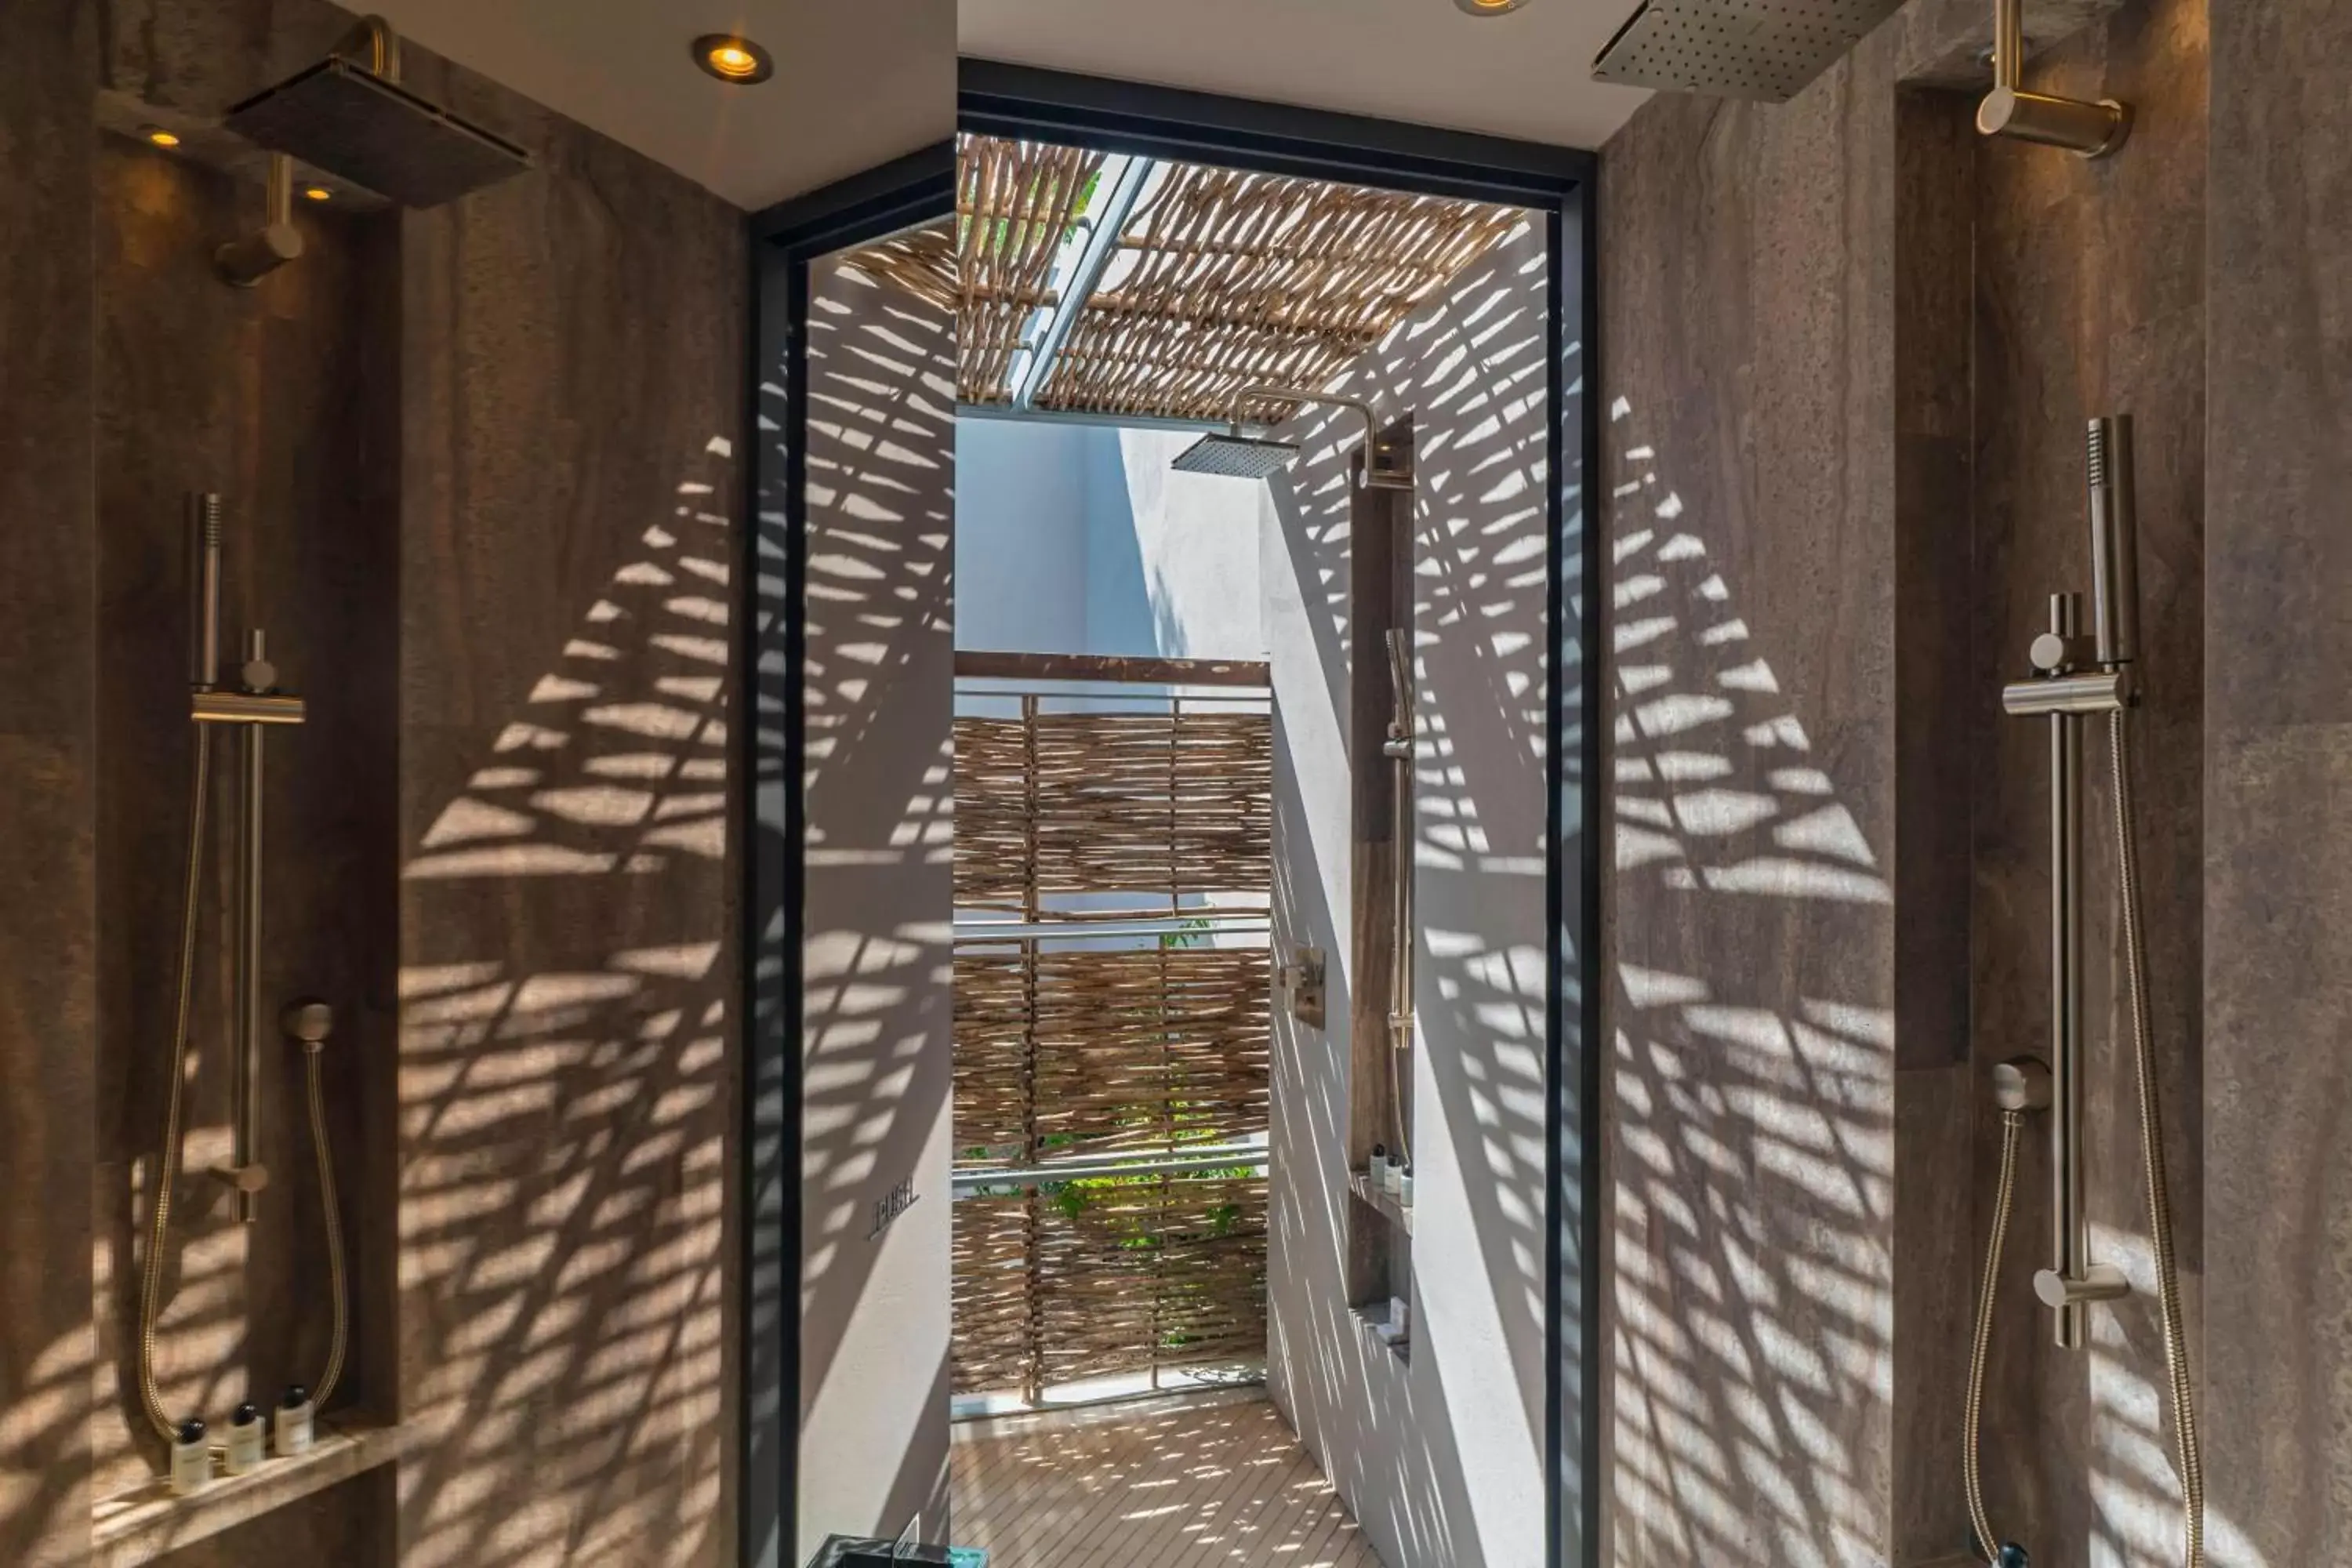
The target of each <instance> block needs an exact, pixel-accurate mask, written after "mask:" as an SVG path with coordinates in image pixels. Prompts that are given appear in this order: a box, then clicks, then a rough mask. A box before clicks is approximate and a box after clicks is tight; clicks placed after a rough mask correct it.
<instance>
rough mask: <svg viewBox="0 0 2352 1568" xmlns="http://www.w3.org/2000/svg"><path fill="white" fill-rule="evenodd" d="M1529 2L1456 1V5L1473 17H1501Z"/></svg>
mask: <svg viewBox="0 0 2352 1568" xmlns="http://www.w3.org/2000/svg"><path fill="white" fill-rule="evenodd" d="M1527 3H1528V0H1454V5H1456V6H1457V7H1459V8H1460V9H1462V10H1465V11H1467V12H1469V13H1470V15H1472V16H1501V15H1502V14H1503V13H1504V12H1506V11H1516V10H1517V9H1518V8H1519V7H1520V6H1522V5H1526V4H1527Z"/></svg>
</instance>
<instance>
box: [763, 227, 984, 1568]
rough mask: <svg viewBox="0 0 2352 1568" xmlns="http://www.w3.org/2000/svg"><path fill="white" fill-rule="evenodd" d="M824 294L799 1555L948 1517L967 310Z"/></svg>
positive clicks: (811, 716) (844, 272) (819, 358)
mask: <svg viewBox="0 0 2352 1568" xmlns="http://www.w3.org/2000/svg"><path fill="white" fill-rule="evenodd" d="M811 294H812V310H811V311H810V324H809V379H810V394H811V408H810V415H809V435H808V448H809V450H808V502H809V516H808V529H809V568H808V587H807V597H806V600H805V605H806V610H807V616H808V666H807V671H806V677H805V687H804V689H805V693H806V700H807V714H806V721H805V730H806V736H807V745H808V753H807V763H806V789H807V795H806V800H807V810H808V819H807V837H806V840H805V848H804V852H803V853H804V864H805V866H806V868H807V887H806V894H805V900H804V904H803V909H804V911H805V917H804V918H805V925H804V936H803V948H802V952H803V965H804V969H803V998H802V1005H803V1053H802V1059H803V1104H802V1112H801V1133H802V1160H801V1172H802V1191H801V1226H802V1234H801V1258H800V1292H801V1310H802V1317H801V1358H802V1360H801V1386H800V1459H801V1468H800V1541H799V1548H798V1552H797V1554H796V1555H795V1556H794V1557H793V1562H794V1563H804V1562H806V1561H807V1560H808V1558H809V1557H810V1555H811V1554H812V1553H814V1552H815V1550H816V1549H817V1547H818V1545H819V1544H821V1543H822V1542H823V1541H824V1537H825V1536H826V1535H827V1534H829V1533H834V1532H839V1533H842V1534H849V1535H882V1536H896V1535H897V1534H898V1531H899V1530H900V1529H901V1528H903V1527H904V1526H905V1525H906V1524H907V1522H908V1520H909V1519H910V1518H912V1517H914V1516H915V1515H916V1514H918V1513H920V1515H921V1516H922V1534H923V1535H924V1536H925V1537H927V1538H931V1539H936V1538H938V1536H939V1535H940V1534H941V1533H943V1531H942V1526H943V1524H944V1517H943V1516H944V1513H945V1508H946V1480H947V1463H948V1336H949V1330H950V1319H949V1224H948V1222H949V1185H948V1171H949V1155H950V1145H949V1141H948V1139H949V1131H950V1114H949V1112H950V1087H951V1084H952V1079H953V1066H952V1061H951V1058H950V1034H949V1025H950V978H951V966H952V950H951V930H950V921H951V920H952V905H953V900H954V888H953V881H952V876H953V860H952V856H953V850H954V845H953V838H952V826H953V822H952V816H951V810H952V805H953V801H954V790H953V784H952V781H951V779H950V744H951V742H950V715H951V711H952V703H953V677H954V665H953V660H954V645H953V627H954V619H955V590H954V585H953V579H952V576H951V574H950V558H951V550H952V535H953V527H954V507H955V493H954V483H955V445H954V429H955V387H954V376H955V337H954V322H953V320H952V319H951V318H950V316H948V315H947V314H946V313H945V312H943V311H940V310H936V309H934V308H933V307H931V306H929V305H926V304H924V303H922V302H921V301H920V300H916V299H915V298H914V297H912V296H911V295H908V294H906V293H904V292H902V291H900V290H898V289H893V288H889V287H887V286H884V285H880V284H877V283H875V282H873V281H871V280H869V279H866V277H865V276H864V275H863V274H861V273H858V272H856V271H855V270H852V269H847V268H839V267H835V266H833V265H831V264H829V263H827V264H821V265H819V266H818V267H816V268H814V269H813V279H812V284H811ZM902 1182H905V1183H910V1184H911V1191H912V1193H913V1194H914V1200H915V1201H914V1204H913V1206H912V1207H909V1208H908V1209H906V1210H905V1212H904V1213H902V1214H899V1215H898V1216H897V1217H896V1218H895V1219H893V1220H891V1222H890V1223H889V1224H887V1226H882V1227H880V1228H879V1229H878V1232H877V1225H876V1220H877V1210H876V1206H875V1205H876V1204H877V1202H882V1201H884V1200H887V1198H888V1197H889V1195H890V1194H892V1192H893V1190H894V1189H896V1188H898V1185H899V1184H900V1183H902Z"/></svg>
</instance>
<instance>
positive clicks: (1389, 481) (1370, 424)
mask: <svg viewBox="0 0 2352 1568" xmlns="http://www.w3.org/2000/svg"><path fill="white" fill-rule="evenodd" d="M1254 402H1262V403H1324V404H1329V405H1332V406H1334V407H1338V408H1352V409H1354V410H1355V411H1356V414H1357V416H1358V417H1359V418H1360V419H1362V420H1363V422H1364V462H1365V470H1364V484H1365V485H1366V487H1368V488H1369V489H1380V490H1409V489H1412V458H1411V457H1410V456H1406V457H1403V458H1399V456H1398V454H1396V453H1394V452H1391V451H1390V450H1389V449H1388V448H1387V447H1383V446H1381V422H1380V418H1379V416H1377V415H1375V414H1374V413H1373V412H1372V405H1370V404H1369V403H1367V402H1365V401H1364V400H1363V399H1362V398H1360V397H1342V396H1340V395H1338V394H1336V393H1329V392H1317V391H1315V390H1313V389H1312V388H1309V387H1303V386H1273V385H1269V384H1264V383H1255V384H1251V385H1248V386H1244V387H1243V388H1242V389H1241V390H1240V391H1239V392H1236V393H1234V414H1233V417H1232V419H1230V420H1228V421H1227V422H1226V425H1225V427H1224V428H1223V430H1212V431H1211V432H1209V434H1207V435H1206V436H1203V437H1201V438H1200V439H1199V440H1197V441H1195V442H1193V443H1192V445H1191V446H1189V447H1185V448H1184V450H1183V451H1182V452H1181V453H1179V454H1178V455H1177V458H1176V460H1175V461H1174V462H1173V463H1171V464H1170V465H1169V467H1171V468H1177V469H1181V471H1183V472H1185V473H1188V474H1221V475H1223V476H1225V477H1227V478H1230V479H1266V478H1269V477H1271V476H1272V475H1274V474H1276V473H1278V472H1280V471H1281V470H1282V469H1283V468H1286V466H1288V464H1289V462H1290V460H1291V459H1292V458H1296V457H1297V456H1298V443H1297V442H1296V441H1281V440H1276V439H1275V438H1273V437H1266V436H1244V435H1243V434H1242V410H1243V409H1244V407H1246V406H1248V405H1250V404H1251V403H1254Z"/></svg>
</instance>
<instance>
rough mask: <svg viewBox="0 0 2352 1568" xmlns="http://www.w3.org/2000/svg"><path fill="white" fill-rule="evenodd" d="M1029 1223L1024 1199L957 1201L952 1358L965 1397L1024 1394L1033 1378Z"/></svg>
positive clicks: (957, 1385)
mask: <svg viewBox="0 0 2352 1568" xmlns="http://www.w3.org/2000/svg"><path fill="white" fill-rule="evenodd" d="M1038 1211H1039V1214H1040V1215H1041V1219H1042V1215H1043V1214H1044V1212H1045V1200H1043V1199H1041V1200H1040V1202H1039V1204H1038ZM1028 1223H1029V1222H1028V1209H1027V1205H1026V1204H1025V1202H1024V1200H1023V1199H1022V1198H1021V1197H1018V1196H1014V1197H971V1198H959V1199H958V1200H956V1205H955V1224H954V1226H952V1227H951V1228H952V1229H953V1231H954V1235H955V1240H954V1243H953V1247H954V1253H953V1258H952V1262H951V1268H953V1270H954V1274H953V1279H954V1283H953V1286H952V1287H951V1289H952V1291H953V1295H954V1303H955V1305H954V1312H955V1320H954V1327H953V1330H952V1334H951V1337H950V1342H949V1346H950V1349H949V1358H950V1362H951V1363H952V1365H953V1373H954V1380H955V1381H954V1384H953V1386H954V1388H955V1390H956V1392H957V1393H959V1394H980V1393H992V1392H994V1391H996V1390H999V1389H1006V1388H1018V1387H1020V1386H1021V1385H1022V1380H1023V1379H1024V1378H1025V1377H1027V1376H1028V1374H1029V1277H1028V1273H1027V1270H1026V1268H1025V1267H1024V1260H1025V1259H1026V1258H1027V1256H1028V1253H1027V1250H1026V1247H1025V1237H1026V1234H1027V1227H1028ZM1041 1228H1042V1225H1041Z"/></svg>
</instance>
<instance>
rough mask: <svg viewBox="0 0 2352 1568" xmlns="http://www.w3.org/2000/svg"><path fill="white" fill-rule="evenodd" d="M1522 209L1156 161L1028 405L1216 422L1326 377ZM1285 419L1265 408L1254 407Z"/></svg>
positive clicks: (1519, 217)
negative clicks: (1263, 386)
mask: <svg viewBox="0 0 2352 1568" xmlns="http://www.w3.org/2000/svg"><path fill="white" fill-rule="evenodd" d="M1526 217H1527V215H1526V214H1525V213H1524V212H1522V211H1520V210H1519V209H1517V208H1516V207H1500V206H1490V205H1486V204H1484V203H1479V202H1465V201H1454V200H1449V199H1445V198H1441V197H1435V196H1421V195H1406V194H1404V193H1402V192H1396V191H1376V190H1368V189H1364V188H1362V187H1360V186H1354V185H1340V184H1330V183H1328V182H1327V181H1322V180H1306V179H1294V178H1290V177H1288V176H1285V175H1275V174H1250V173H1246V172H1243V171H1239V170H1234V169H1213V168H1208V167H1205V166H1202V165H1200V164H1193V163H1172V164H1169V165H1166V167H1165V169H1164V171H1163V173H1162V174H1161V175H1160V179H1159V181H1158V184H1156V185H1155V186H1153V187H1152V188H1151V189H1150V191H1148V192H1147V194H1146V195H1145V196H1144V199H1143V201H1142V203H1141V205H1139V206H1138V207H1137V209H1136V210H1135V212H1134V213H1133V214H1131V215H1130V216H1129V219H1128V223H1127V226H1126V228H1125V229H1124V230H1123V231H1122V232H1121V234H1120V235H1119V239H1118V255H1117V256H1115V257H1114V258H1113V259H1112V261H1111V263H1110V265H1109V267H1108V268H1106V270H1105V272H1104V274H1103V279H1102V282H1101V284H1100V285H1098V286H1097V289H1096V290H1095V293H1094V295H1093V297H1092V298H1090V299H1088V300H1087V302H1086V306H1085V309H1084V310H1083V311H1082V312H1081V313H1080V315H1079V317H1078V321H1077V324H1076V327H1075V328H1074V329H1073V330H1072V331H1071V333H1070V337H1069V341H1068V342H1067V343H1066V344H1065V345H1064V347H1063V349H1062V352H1061V353H1060V355H1059V356H1058V357H1057V358H1056V359H1055V362H1054V365H1053V368H1052V372H1051V374H1050V375H1049V376H1048V377H1047V379H1046V381H1045V385H1044V386H1043V388H1041V389H1040V391H1039V393H1038V395H1037V405H1038V406H1040V407H1044V408H1059V409H1082V410H1086V411H1087V412H1091V413H1097V414H1115V415H1149V416H1164V417H1173V418H1192V419H1222V418H1224V417H1226V416H1227V415H1228V414H1229V412H1230V411H1231V409H1232V405H1233V398H1234V393H1235V392H1237V391H1238V390H1239V389H1240V388H1241V387H1243V386H1244V385H1246V384H1249V383H1251V382H1277V383H1282V384H1288V385H1292V386H1309V387H1322V386H1326V385H1328V384H1330V383H1331V382H1333V381H1334V380H1336V379H1338V377H1339V375H1340V374H1342V373H1343V372H1345V371H1346V370H1347V369H1348V368H1349V366H1350V364H1352V363H1354V361H1355V360H1356V359H1357V357H1358V356H1359V355H1360V354H1362V353H1364V352H1365V351H1366V350H1368V349H1370V348H1371V347H1372V345H1374V344H1375V343H1377V342H1380V341H1381V339H1382V338H1383V337H1386V336H1387V335H1388V333H1389V332H1390V331H1391V330H1392V329H1393V328H1395V327H1396V326H1397V325H1398V323H1400V322H1402V321H1403V320H1404V319H1405V318H1406V317H1407V316H1409V315H1411V314H1412V312H1413V310H1415V309H1416V308H1417V307H1418V306H1419V305H1420V304H1421V302H1422V301H1423V300H1426V299H1428V298H1429V297H1430V296H1431V295H1432V294H1433V293H1434V292H1436V290H1437V289H1440V288H1442V287H1443V286H1444V284H1445V282H1446V281H1447V280H1448V279H1451V278H1453V277H1454V275H1455V274H1456V273H1458V272H1460V271H1461V270H1462V269H1463V268H1465V267H1467V266H1469V265H1470V264H1471V263H1472V262H1474V261H1475V260H1477V259H1478V258H1479V257H1481V256H1483V255H1485V254H1486V251H1487V250H1488V249H1489V248H1490V247H1493V246H1494V245H1495V244H1496V242H1497V241H1498V240H1500V239H1502V238H1503V237H1504V236H1506V235H1507V234H1509V233H1510V232H1511V231H1512V230H1513V229H1514V228H1516V227H1517V226H1518V225H1519V224H1520V223H1522V222H1523V221H1525V219H1526ZM1296 412H1297V405H1295V404H1280V405H1263V406H1259V407H1255V408H1254V409H1253V410H1251V416H1252V417H1253V418H1263V419H1265V420H1266V421H1268V422H1269V423H1271V422H1274V421H1276V420H1280V419H1286V418H1288V417H1289V416H1291V415H1292V414H1294V413H1296Z"/></svg>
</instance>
